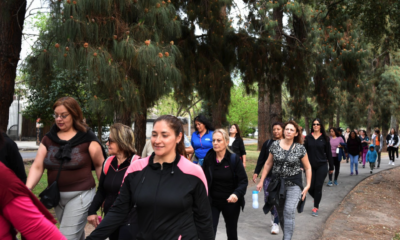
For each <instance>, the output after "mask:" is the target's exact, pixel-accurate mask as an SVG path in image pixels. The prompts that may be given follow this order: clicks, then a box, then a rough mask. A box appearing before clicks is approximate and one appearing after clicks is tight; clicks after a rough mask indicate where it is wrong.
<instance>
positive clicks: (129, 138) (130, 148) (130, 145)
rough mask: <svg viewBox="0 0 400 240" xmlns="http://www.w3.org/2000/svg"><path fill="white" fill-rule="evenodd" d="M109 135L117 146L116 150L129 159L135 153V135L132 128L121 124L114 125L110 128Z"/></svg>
mask: <svg viewBox="0 0 400 240" xmlns="http://www.w3.org/2000/svg"><path fill="white" fill-rule="evenodd" d="M110 135H112V140H113V141H114V142H115V143H116V144H117V145H118V148H119V149H120V150H121V151H123V152H124V154H125V155H126V156H127V157H129V156H132V155H134V154H135V153H136V149H135V135H134V134H133V130H132V128H130V127H128V126H126V125H124V124H122V123H114V124H113V125H112V126H111V127H110Z"/></svg>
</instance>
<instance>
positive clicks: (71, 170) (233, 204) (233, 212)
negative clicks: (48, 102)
mask: <svg viewBox="0 0 400 240" xmlns="http://www.w3.org/2000/svg"><path fill="white" fill-rule="evenodd" d="M53 110H54V119H55V125H54V126H53V127H52V128H51V130H50V132H49V133H47V134H46V136H45V137H44V138H43V139H42V142H41V144H40V146H39V150H38V153H37V156H36V159H35V161H34V162H33V164H32V166H31V169H30V171H29V174H28V177H26V175H25V171H24V170H21V166H20V165H21V163H19V164H16V163H15V162H14V163H13V164H11V165H10V164H8V165H7V162H6V161H5V160H3V159H1V160H2V162H5V163H6V165H7V166H6V165H3V163H0V170H1V171H2V174H1V175H0V178H1V179H0V184H1V185H2V186H1V188H0V239H14V237H15V231H14V229H17V230H18V231H19V232H21V234H22V236H23V237H24V238H25V239H85V232H84V228H85V225H86V223H87V222H89V223H90V224H92V225H93V226H94V227H95V230H94V231H93V232H92V233H91V234H90V235H89V236H87V237H86V239H106V238H109V239H110V240H114V239H115V240H117V239H122V240H124V239H215V236H216V232H217V227H218V223H219V218H220V215H221V213H222V216H223V218H224V220H225V224H226V234H227V239H229V240H231V239H238V234H237V229H238V219H239V215H240V212H241V211H243V209H244V206H245V198H244V196H245V194H246V191H247V186H248V177H247V175H246V171H245V168H246V150H245V146H244V142H243V139H242V135H241V132H240V129H239V126H238V125H236V124H233V125H232V126H230V128H229V131H226V130H224V129H214V128H213V126H212V124H211V123H210V122H209V121H208V119H207V118H205V117H204V116H202V115H200V116H198V117H196V118H195V119H194V124H195V128H196V131H195V132H194V133H193V134H192V136H191V140H190V141H189V140H188V139H187V138H186V136H185V135H184V130H183V125H182V123H181V121H180V120H179V119H178V118H176V117H174V116H169V115H164V116H161V117H159V118H158V119H156V120H155V121H154V124H153V129H152V133H151V139H150V141H149V142H148V144H146V146H147V147H145V149H146V152H145V153H144V155H142V156H138V155H137V150H136V149H135V138H134V134H133V131H132V128H131V127H129V126H125V125H123V124H120V123H116V124H114V125H112V126H111V127H110V135H109V137H108V139H107V142H106V146H107V149H108V157H107V154H106V150H105V148H104V147H103V146H102V144H101V142H100V141H99V140H98V139H97V137H96V136H95V135H94V133H93V132H92V131H91V130H90V129H89V127H88V126H87V125H86V124H85V123H84V121H83V113H82V110H81V108H80V107H79V104H78V103H77V101H76V100H75V99H73V98H71V97H65V98H61V99H59V100H58V101H57V102H56V103H55V104H54V106H53ZM272 133H273V137H272V139H269V140H267V141H266V142H265V143H264V144H263V146H262V148H261V152H260V155H259V158H258V161H257V165H256V167H255V170H254V174H253V176H252V179H253V181H254V182H255V183H257V179H258V178H259V177H260V181H259V182H258V183H257V190H258V191H261V190H262V189H264V191H263V196H264V202H265V205H264V207H263V211H264V213H265V214H269V212H271V223H272V229H271V233H272V234H278V233H279V225H280V226H281V228H282V230H283V239H291V238H292V236H293V233H294V226H295V224H294V223H295V212H296V211H297V212H299V213H301V212H303V208H304V203H305V198H306V195H307V193H309V194H310V196H311V197H312V198H313V199H314V207H313V209H312V210H311V214H312V215H313V216H318V211H319V208H320V202H321V199H322V188H323V184H324V181H325V179H326V177H327V176H329V181H328V186H333V185H338V176H339V171H340V162H341V160H342V159H348V158H349V159H350V169H351V170H350V171H351V175H353V165H354V167H355V172H356V175H357V174H358V158H359V156H360V158H362V159H363V166H364V165H365V162H366V161H368V162H370V163H372V160H373V159H374V158H376V159H378V166H377V167H379V165H380V152H381V149H382V142H383V137H382V135H380V133H379V130H377V131H376V132H375V134H374V135H373V136H371V138H368V137H367V136H366V134H365V131H360V135H359V136H358V135H357V133H356V132H355V131H349V129H347V130H346V132H345V134H344V136H342V135H341V133H340V132H339V131H338V129H335V128H331V129H329V136H328V135H327V134H326V133H325V128H324V126H323V122H322V121H321V120H320V119H318V118H317V119H315V120H314V121H313V122H312V130H311V133H310V134H308V135H307V136H306V137H305V138H304V137H303V135H302V130H301V127H300V126H299V125H298V124H297V123H296V122H295V121H288V122H286V123H281V122H278V123H274V124H273V125H272ZM386 141H387V144H388V146H389V148H390V156H391V158H390V159H391V160H390V161H391V162H390V164H394V153H395V152H396V146H398V143H399V139H398V136H397V135H396V133H395V131H394V129H392V131H391V133H390V134H389V135H388V136H387V138H386ZM4 144H9V145H10V144H11V145H10V146H11V147H10V148H9V149H12V147H13V148H14V150H15V146H13V145H12V141H11V142H10V141H7V138H5V137H4V136H3V137H2V138H0V147H1V146H2V145H4ZM369 144H371V146H369ZM14 145H15V143H14ZM365 146H367V147H366V148H365ZM368 146H369V147H368ZM365 149H366V151H365ZM9 151H11V150H9ZM17 151H18V150H17ZM9 155H12V154H9ZM19 157H20V156H19ZM392 157H393V158H392ZM0 158H4V159H6V157H5V156H3V155H1V154H0ZM15 158H17V157H15ZM18 161H20V162H22V159H20V160H18ZM193 163H194V164H193ZM22 167H23V163H22ZM370 167H371V171H372V170H373V167H374V165H373V164H370ZM10 169H11V170H10ZM45 171H47V182H48V186H49V187H48V188H47V189H46V190H45V191H43V192H42V193H41V194H40V197H41V200H40V201H41V202H39V200H38V199H37V198H36V197H35V196H34V195H33V194H32V192H31V191H32V190H33V189H34V188H35V186H36V185H37V184H38V182H39V180H40V179H41V178H42V177H43V174H44V172H45ZM92 171H94V172H95V174H92ZM3 173H4V174H3ZM304 174H305V176H303V175H304ZM17 176H18V177H17ZM94 176H95V177H96V178H97V179H98V180H99V183H98V187H97V190H96V188H95V187H96V183H95V178H94ZM18 178H19V179H18ZM304 180H305V181H304ZM304 183H305V184H304ZM24 184H26V187H25V186H24ZM54 189H56V190H54ZM50 192H51V194H50ZM54 202H55V203H54ZM44 206H46V207H47V208H52V207H54V209H55V213H56V217H57V220H58V222H59V223H60V225H59V229H57V227H55V225H54V223H55V222H56V220H55V219H54V218H53V216H52V215H51V214H50V213H49V212H48V210H47V209H46V208H45V207H44ZM99 211H100V213H99ZM15 213H18V214H15ZM103 214H104V218H102V215H103Z"/></svg>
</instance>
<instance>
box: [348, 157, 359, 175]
mask: <svg viewBox="0 0 400 240" xmlns="http://www.w3.org/2000/svg"><path fill="white" fill-rule="evenodd" d="M349 157H350V172H351V173H353V164H354V165H355V167H356V171H358V155H351V154H349Z"/></svg>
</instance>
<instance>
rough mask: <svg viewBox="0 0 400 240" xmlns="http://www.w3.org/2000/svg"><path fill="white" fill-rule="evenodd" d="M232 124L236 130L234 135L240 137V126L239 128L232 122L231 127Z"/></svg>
mask: <svg viewBox="0 0 400 240" xmlns="http://www.w3.org/2000/svg"><path fill="white" fill-rule="evenodd" d="M232 126H235V128H236V131H237V133H236V135H235V137H239V138H242V135H241V134H240V128H239V126H238V125H237V124H236V123H234V124H232V125H231V127H232Z"/></svg>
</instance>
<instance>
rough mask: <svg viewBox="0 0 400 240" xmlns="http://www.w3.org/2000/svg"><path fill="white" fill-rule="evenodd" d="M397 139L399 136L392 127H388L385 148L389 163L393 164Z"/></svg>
mask: <svg viewBox="0 0 400 240" xmlns="http://www.w3.org/2000/svg"><path fill="white" fill-rule="evenodd" d="M398 141H399V137H398V136H397V134H396V131H395V130H394V128H392V129H390V133H389V134H388V135H387V137H386V144H387V146H388V148H387V150H388V152H389V165H393V166H394V153H395V152H396V147H395V146H396V145H397V143H398Z"/></svg>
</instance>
